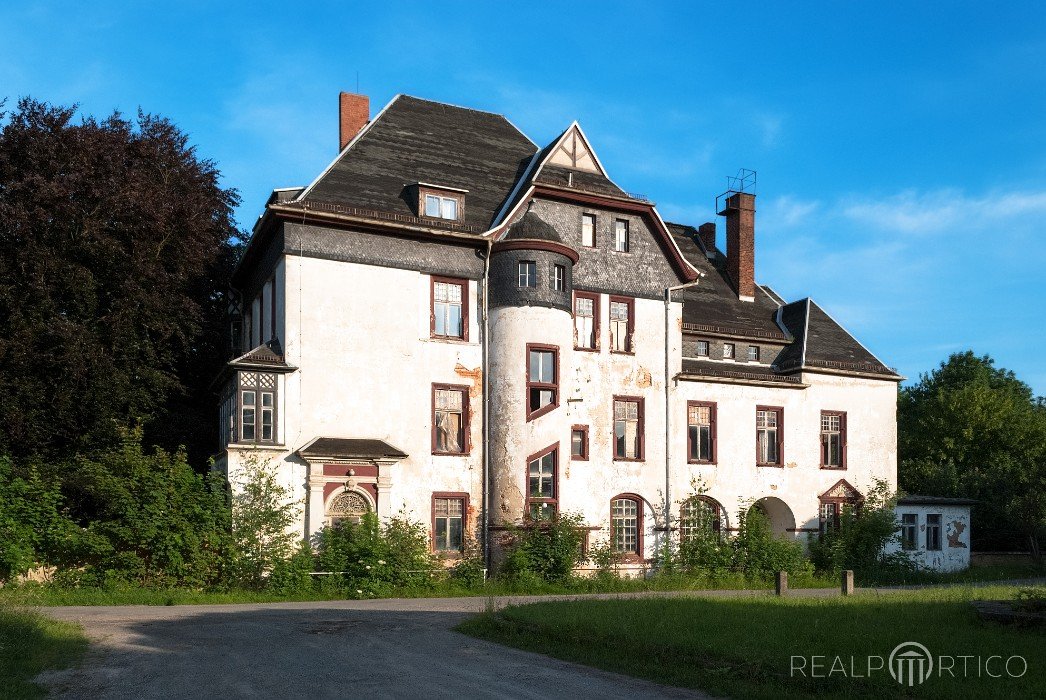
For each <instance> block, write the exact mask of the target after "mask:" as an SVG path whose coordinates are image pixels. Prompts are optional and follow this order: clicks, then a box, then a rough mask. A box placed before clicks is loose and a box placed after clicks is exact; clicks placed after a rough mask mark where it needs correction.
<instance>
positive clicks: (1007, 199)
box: [839, 189, 1046, 234]
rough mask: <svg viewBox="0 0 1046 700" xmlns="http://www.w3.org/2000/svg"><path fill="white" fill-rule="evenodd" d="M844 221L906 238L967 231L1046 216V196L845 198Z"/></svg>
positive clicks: (952, 193) (953, 193)
mask: <svg viewBox="0 0 1046 700" xmlns="http://www.w3.org/2000/svg"><path fill="white" fill-rule="evenodd" d="M839 209H840V212H841V213H842V214H843V215H844V216H845V217H846V218H848V219H850V220H852V221H854V222H856V223H860V224H864V225H867V226H872V227H875V228H881V229H887V230H895V231H899V232H902V233H906V234H933V233H939V232H942V231H945V230H948V231H959V232H961V231H963V230H966V231H971V230H975V229H981V228H983V227H985V226H987V225H990V224H991V223H992V222H998V221H999V220H1001V219H1007V218H1014V217H1019V216H1026V215H1028V214H1046V192H1043V191H1023V192H1020V191H1018V192H993V193H990V194H986V195H982V196H969V195H966V194H964V193H963V192H961V191H958V190H949V189H945V190H936V191H932V192H916V191H914V190H907V191H905V192H901V193H898V194H895V195H892V196H890V197H886V198H881V199H870V198H857V197H854V198H849V199H847V200H844V201H842V202H840V203H839Z"/></svg>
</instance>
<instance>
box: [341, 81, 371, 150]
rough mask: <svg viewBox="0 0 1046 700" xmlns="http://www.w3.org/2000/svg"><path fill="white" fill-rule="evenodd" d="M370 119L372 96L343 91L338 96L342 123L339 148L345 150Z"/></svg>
mask: <svg viewBox="0 0 1046 700" xmlns="http://www.w3.org/2000/svg"><path fill="white" fill-rule="evenodd" d="M369 121H370V98H369V97H367V96H366V95H357V94H356V93H353V92H343V93H341V94H340V95H339V96H338V123H339V125H340V127H341V128H340V136H341V138H340V143H341V145H340V146H338V150H339V151H341V150H344V148H345V147H346V146H348V145H349V141H352V139H353V138H355V137H356V134H358V133H360V130H361V129H362V128H363V127H365V126H366V125H367V122H369Z"/></svg>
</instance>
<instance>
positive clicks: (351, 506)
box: [326, 491, 374, 525]
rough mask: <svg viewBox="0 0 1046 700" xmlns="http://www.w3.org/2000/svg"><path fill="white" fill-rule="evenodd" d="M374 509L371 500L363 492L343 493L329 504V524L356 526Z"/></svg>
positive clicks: (334, 497) (333, 498)
mask: <svg viewBox="0 0 1046 700" xmlns="http://www.w3.org/2000/svg"><path fill="white" fill-rule="evenodd" d="M373 508H374V505H373V504H372V503H371V501H370V498H368V496H367V494H365V493H363V492H362V491H342V492H341V493H339V494H337V495H335V496H333V497H332V498H331V499H330V501H328V503H327V508H326V514H327V524H328V525H340V524H341V523H352V524H356V523H358V522H360V520H362V519H363V516H364V515H366V514H367V513H369V512H370V511H371V510H373Z"/></svg>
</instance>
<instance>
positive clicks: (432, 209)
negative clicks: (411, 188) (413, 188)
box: [417, 182, 465, 221]
mask: <svg viewBox="0 0 1046 700" xmlns="http://www.w3.org/2000/svg"><path fill="white" fill-rule="evenodd" d="M417 187H418V212H419V214H420V215H421V216H424V217H426V218H430V219H443V220H445V221H461V219H462V215H463V213H464V212H463V211H462V210H463V209H464V208H465V190H458V189H455V188H453V187H441V186H439V185H429V184H426V183H424V182H419V183H418V185H417Z"/></svg>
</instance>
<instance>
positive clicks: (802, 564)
mask: <svg viewBox="0 0 1046 700" xmlns="http://www.w3.org/2000/svg"><path fill="white" fill-rule="evenodd" d="M739 521H740V527H739V531H738V533H737V537H735V538H734V540H733V542H732V545H733V548H734V562H733V569H734V571H737V572H739V573H742V574H744V575H745V576H748V577H750V578H768V577H770V576H773V575H774V573H775V572H777V571H787V572H788V573H789V574H802V573H808V572H810V570H811V568H812V567H811V566H810V562H809V560H808V559H807V558H806V556H805V554H804V553H803V545H802V544H801V543H799V542H796V541H795V540H792V539H785V538H783V537H777V536H776V535H775V534H774V532H773V529H772V528H771V527H770V520H769V519H768V518H767V517H766V514H765V513H763V511H762V509H760V508H757V507H752V508H749V509H748V510H747V511H745V512H744V513H742V514H741V517H740V518H739Z"/></svg>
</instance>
